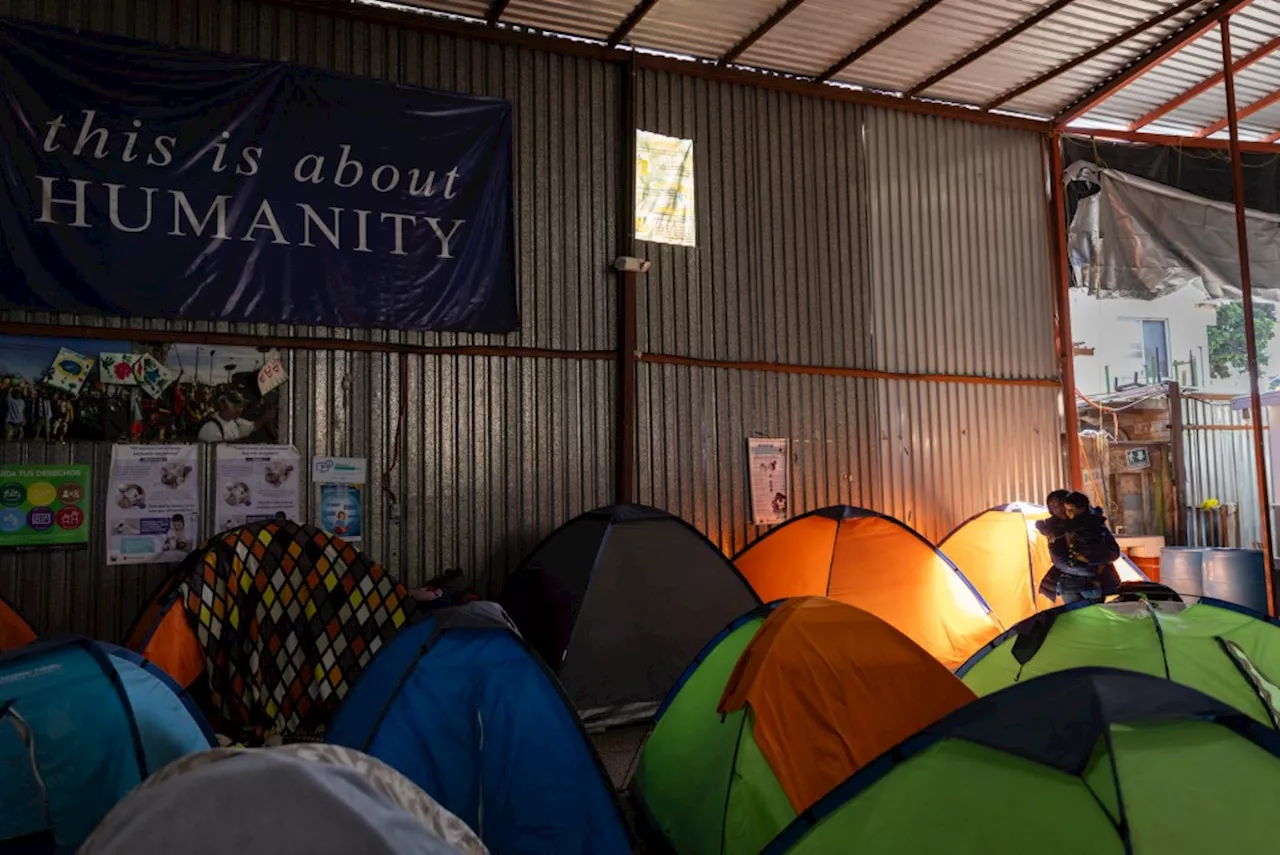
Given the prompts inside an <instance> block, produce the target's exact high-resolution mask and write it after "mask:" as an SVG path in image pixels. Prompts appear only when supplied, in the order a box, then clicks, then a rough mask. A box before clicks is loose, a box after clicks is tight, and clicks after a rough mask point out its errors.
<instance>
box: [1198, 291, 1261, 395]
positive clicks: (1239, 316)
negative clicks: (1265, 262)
mask: <svg viewBox="0 0 1280 855" xmlns="http://www.w3.org/2000/svg"><path fill="white" fill-rule="evenodd" d="M1253 326H1254V330H1255V332H1256V334H1257V337H1258V367H1259V368H1260V369H1265V368H1266V367H1267V349H1268V348H1269V347H1271V340H1272V339H1274V338H1275V337H1276V307H1275V306H1273V305H1271V304H1270V303H1257V304H1255V305H1254V307H1253ZM1248 369H1249V359H1248V356H1247V354H1246V351H1245V343H1244V307H1243V306H1242V305H1241V304H1240V303H1224V304H1223V305H1221V306H1219V307H1218V322H1217V324H1216V325H1214V326H1211V327H1209V372H1210V374H1211V375H1212V376H1214V377H1217V378H1219V379H1226V378H1228V377H1233V376H1235V375H1237V374H1243V373H1245V372H1246V371H1247V370H1248Z"/></svg>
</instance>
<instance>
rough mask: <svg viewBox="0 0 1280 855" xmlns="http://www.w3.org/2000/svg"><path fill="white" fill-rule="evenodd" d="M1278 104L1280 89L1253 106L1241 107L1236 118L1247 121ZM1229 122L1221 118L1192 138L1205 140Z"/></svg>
mask: <svg viewBox="0 0 1280 855" xmlns="http://www.w3.org/2000/svg"><path fill="white" fill-rule="evenodd" d="M1277 102H1280V89H1277V90H1276V91H1275V92H1272V93H1271V94H1270V95H1267V96H1265V97H1263V98H1259V99H1258V100H1257V101H1254V102H1253V103H1252V104H1250V105H1249V106H1247V107H1241V108H1240V109H1239V110H1237V111H1236V116H1237V118H1239V119H1247V118H1249V117H1250V116H1252V115H1253V114H1254V113H1260V112H1262V111H1263V110H1265V109H1267V108H1268V107H1270V106H1271V105H1272V104H1275V103H1277ZM1229 122H1230V118H1229V117H1224V118H1221V119H1219V120H1218V121H1216V122H1214V123H1213V124H1212V125H1205V126H1204V127H1203V128H1201V129H1200V130H1198V131H1196V132H1195V133H1194V134H1192V136H1193V137H1195V138H1196V139H1204V138H1205V137H1207V136H1209V135H1211V134H1216V133H1217V132H1218V131H1220V130H1222V129H1223V128H1225V127H1227V126H1228V124H1229Z"/></svg>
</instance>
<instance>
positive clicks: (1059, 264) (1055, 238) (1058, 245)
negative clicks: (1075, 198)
mask: <svg viewBox="0 0 1280 855" xmlns="http://www.w3.org/2000/svg"><path fill="white" fill-rule="evenodd" d="M1048 142H1049V158H1048V162H1047V163H1048V168H1049V216H1048V217H1047V220H1048V223H1047V227H1048V229H1049V250H1050V252H1051V254H1052V256H1053V257H1052V258H1051V259H1050V261H1051V263H1052V264H1053V293H1054V310H1055V312H1056V314H1057V340H1058V373H1059V376H1060V377H1061V379H1062V424H1063V433H1064V435H1065V436H1066V440H1067V477H1068V478H1069V479H1070V481H1071V489H1073V490H1080V489H1082V488H1083V487H1084V466H1083V464H1082V462H1081V458H1080V414H1079V412H1078V411H1077V410H1076V360H1075V342H1074V340H1073V339H1072V336H1071V273H1070V270H1069V269H1068V263H1067V205H1066V199H1065V198H1064V193H1063V190H1062V178H1063V174H1064V170H1063V168H1062V145H1061V140H1060V139H1059V138H1058V135H1057V134H1050V135H1049V137H1048Z"/></svg>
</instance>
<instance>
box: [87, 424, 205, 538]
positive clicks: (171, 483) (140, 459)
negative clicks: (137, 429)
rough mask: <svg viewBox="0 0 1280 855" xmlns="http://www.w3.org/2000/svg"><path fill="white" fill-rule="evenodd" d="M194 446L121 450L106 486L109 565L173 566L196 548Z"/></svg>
mask: <svg viewBox="0 0 1280 855" xmlns="http://www.w3.org/2000/svg"><path fill="white" fill-rule="evenodd" d="M196 451H197V450H196V447H195V446H194V445H117V446H114V447H113V448H112V449H111V476H110V480H109V483H108V485H107V508H106V515H105V516H106V522H107V563H108V564H172V563H174V562H178V561H181V560H182V559H184V558H186V557H187V553H189V552H190V551H191V550H192V549H194V548H195V547H196V540H197V532H198V531H199V528H200V527H199V525H198V520H199V513H200V484H199V481H200V477H199V471H198V465H197V464H198V459H197V453H196Z"/></svg>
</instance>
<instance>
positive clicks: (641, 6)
mask: <svg viewBox="0 0 1280 855" xmlns="http://www.w3.org/2000/svg"><path fill="white" fill-rule="evenodd" d="M657 5H658V0H640V2H639V3H638V4H636V7H635V8H634V9H632V10H631V14H630V15H627V17H626V20H624V21H623V22H622V23H621V24H619V25H618V29H616V30H614V31H613V35H611V36H609V47H617V46H618V45H620V44H622V40H623V39H625V38H626V37H627V36H629V35H631V31H632V30H634V29H635V28H636V25H637V24H639V23H640V22H641V21H643V20H644V16H645V15H648V14H649V10H650V9H652V8H653V7H654V6H657Z"/></svg>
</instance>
